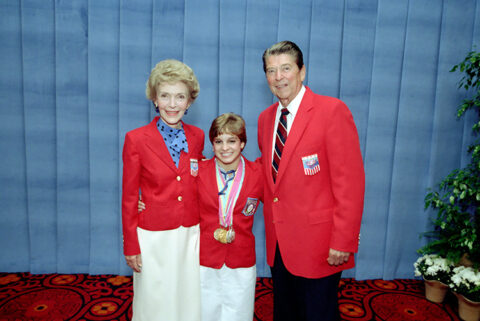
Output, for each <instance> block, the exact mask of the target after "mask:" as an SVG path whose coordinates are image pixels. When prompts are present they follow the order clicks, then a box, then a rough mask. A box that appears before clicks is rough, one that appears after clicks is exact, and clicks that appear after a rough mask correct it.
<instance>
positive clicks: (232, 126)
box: [208, 113, 247, 144]
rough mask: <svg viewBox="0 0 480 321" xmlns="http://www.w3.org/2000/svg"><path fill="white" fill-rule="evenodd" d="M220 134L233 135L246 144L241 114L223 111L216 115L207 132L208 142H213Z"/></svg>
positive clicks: (245, 132)
mask: <svg viewBox="0 0 480 321" xmlns="http://www.w3.org/2000/svg"><path fill="white" fill-rule="evenodd" d="M222 134H231V135H235V136H237V137H238V138H239V139H240V142H242V143H245V144H246V143H247V131H246V129H245V120H243V118H242V116H239V115H237V114H234V113H225V114H223V115H220V116H218V117H217V118H215V119H214V120H213V122H212V125H211V126H210V131H209V132H208V137H209V138H210V142H211V143H212V144H213V141H214V139H215V138H216V137H218V136H220V135H222Z"/></svg>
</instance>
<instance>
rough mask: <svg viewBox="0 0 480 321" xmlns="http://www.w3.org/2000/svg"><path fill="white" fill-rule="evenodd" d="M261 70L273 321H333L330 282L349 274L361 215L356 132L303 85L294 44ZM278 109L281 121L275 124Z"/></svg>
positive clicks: (340, 111) (346, 114) (286, 44)
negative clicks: (265, 93)
mask: <svg viewBox="0 0 480 321" xmlns="http://www.w3.org/2000/svg"><path fill="white" fill-rule="evenodd" d="M263 67H264V71H265V75H266V78H267V82H268V85H269V87H270V89H271V91H272V93H273V94H274V95H275V96H276V97H277V98H278V100H279V102H277V103H275V104H273V105H271V106H270V107H268V108H267V109H266V110H265V111H263V112H262V113H261V114H260V116H259V119H258V144H259V148H260V151H261V152H262V156H261V160H262V164H263V173H264V176H265V190H264V199H265V202H264V209H263V211H264V218H265V230H266V247H267V261H268V264H269V265H270V266H271V271H272V278H273V291H274V321H280V320H289V321H291V320H309V321H310V320H339V311H338V303H337V301H338V299H337V288H338V282H339V280H340V276H341V271H343V270H345V269H349V268H352V267H353V266H354V257H353V253H354V252H356V251H357V249H358V239H359V230H360V223H361V217H362V211H363V197H364V189H365V174H364V170H363V161H362V155H361V151H360V146H359V139H358V134H357V130H356V127H355V124H354V121H353V117H352V115H351V113H350V111H349V109H348V108H347V106H346V105H345V104H344V103H343V102H342V101H340V100H338V99H336V98H332V97H327V96H320V95H317V94H315V93H313V92H312V91H311V90H310V89H309V88H308V87H305V86H304V85H303V80H304V79H305V74H306V69H305V65H304V64H303V56H302V52H301V50H300V49H299V48H298V46H297V45H296V44H294V43H293V42H290V41H282V42H280V43H277V44H275V45H273V46H272V47H270V48H269V49H267V50H266V51H265V53H264V54H263ZM282 109H283V110H284V114H286V121H285V119H284V120H282V121H280V118H281V116H282ZM287 110H288V112H287ZM278 126H283V129H281V130H280V132H279V134H278V135H279V136H278V137H277V130H278V129H277V127H278ZM285 127H286V128H285ZM282 130H283V132H282ZM283 136H286V137H283ZM280 138H281V139H280ZM285 139H286V141H285ZM282 141H285V142H284V143H283V144H282V143H281V142H282ZM280 145H282V146H280ZM272 163H274V164H272ZM272 165H274V166H272Z"/></svg>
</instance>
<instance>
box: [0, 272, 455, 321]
mask: <svg viewBox="0 0 480 321" xmlns="http://www.w3.org/2000/svg"><path fill="white" fill-rule="evenodd" d="M423 291H424V288H423V283H422V282H421V281H418V280H394V281H383V280H368V281H355V280H353V279H342V281H341V283H340V300H339V304H340V311H341V315H342V320H357V321H360V320H362V321H363V320H389V321H395V320H398V321H400V320H401V321H404V320H425V321H427V320H428V321H430V320H436V321H443V320H459V318H458V316H457V315H456V301H455V299H454V297H453V296H448V297H447V299H446V302H445V303H444V304H435V303H431V302H429V301H427V300H426V299H425V298H424V295H423ZM132 293H133V291H132V279H131V277H125V276H115V275H94V276H92V275H85V274H74V275H61V274H41V275H32V274H29V273H14V274H7V273H0V321H6V320H12V321H13V320H15V321H18V320H22V321H23V320H50V321H56V320H81V321H83V320H85V321H86V320H97V321H102V320H119V321H120V320H125V321H126V320H130V316H131V315H132V310H131V303H132ZM254 320H256V321H270V320H272V282H271V279H269V278H259V279H257V293H256V301H255V316H254ZM292 321H293V320H292Z"/></svg>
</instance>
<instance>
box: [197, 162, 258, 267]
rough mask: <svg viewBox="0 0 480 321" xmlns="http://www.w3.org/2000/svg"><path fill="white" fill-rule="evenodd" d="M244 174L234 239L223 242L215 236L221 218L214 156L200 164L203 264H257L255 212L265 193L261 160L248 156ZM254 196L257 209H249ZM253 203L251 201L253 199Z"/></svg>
mask: <svg viewBox="0 0 480 321" xmlns="http://www.w3.org/2000/svg"><path fill="white" fill-rule="evenodd" d="M244 160H245V176H244V180H243V184H242V189H241V191H240V195H239V196H238V199H237V202H236V203H235V208H234V210H233V228H234V230H235V240H234V241H233V242H232V243H230V244H222V243H220V242H218V241H217V240H215V239H214V237H213V233H214V231H215V230H216V229H217V228H219V227H220V225H219V219H218V186H217V178H216V173H215V160H214V158H212V159H209V160H207V161H204V162H201V163H200V172H199V175H198V180H197V182H198V191H199V193H200V196H199V205H200V265H202V266H206V267H211V268H215V269H219V268H221V267H222V266H223V264H226V265H227V266H228V267H229V268H232V269H234V268H239V267H251V266H253V265H254V264H255V236H254V235H253V233H252V226H253V216H254V215H253V214H254V213H255V211H256V209H257V208H258V205H259V204H260V201H261V199H262V193H263V174H262V172H261V166H260V164H258V163H253V162H250V161H249V160H247V159H245V158H244ZM249 198H251V199H254V200H256V201H254V202H255V203H256V206H255V210H254V211H252V212H248V213H247V214H248V215H246V214H244V213H245V212H246V210H245V205H246V204H247V200H248V199H249ZM250 202H252V201H250Z"/></svg>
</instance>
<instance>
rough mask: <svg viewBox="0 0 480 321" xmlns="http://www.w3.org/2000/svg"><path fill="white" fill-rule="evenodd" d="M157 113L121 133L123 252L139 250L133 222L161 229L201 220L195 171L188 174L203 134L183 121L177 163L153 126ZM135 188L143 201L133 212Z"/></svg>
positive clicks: (136, 203) (135, 224) (135, 199)
mask: <svg viewBox="0 0 480 321" xmlns="http://www.w3.org/2000/svg"><path fill="white" fill-rule="evenodd" d="M158 118H159V117H158V116H157V117H155V119H153V120H152V122H151V123H150V124H148V125H146V126H143V127H140V128H137V129H134V130H132V131H130V132H128V133H127V134H126V136H125V143H124V145H123V186H122V188H123V192H122V223H123V240H124V254H125V255H136V254H140V247H139V244H138V237H137V227H140V228H142V229H145V230H150V231H163V230H171V229H175V228H178V227H179V226H185V227H189V226H193V225H196V224H198V223H199V221H200V220H199V216H198V199H197V190H196V184H195V180H196V176H195V175H196V174H197V173H198V172H197V173H195V172H194V173H193V175H192V172H191V163H192V161H191V160H192V159H193V160H197V161H198V162H200V161H201V159H202V158H203V156H202V151H203V145H204V137H205V135H204V133H203V131H202V130H201V129H200V128H197V127H195V126H192V125H188V124H185V123H183V122H182V124H183V128H184V130H185V136H186V137H187V142H188V153H185V152H182V153H181V156H180V162H179V166H178V168H177V167H176V166H175V163H174V162H173V160H172V157H171V156H170V154H169V152H168V149H167V146H166V145H165V142H164V141H163V137H162V135H161V134H160V132H159V131H158V129H157V125H156V124H157V120H158ZM193 164H195V163H193ZM197 164H198V163H197ZM197 169H198V167H197ZM140 190H141V194H142V200H143V202H145V204H148V207H147V209H146V210H144V211H142V212H141V213H138V195H139V191H140Z"/></svg>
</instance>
